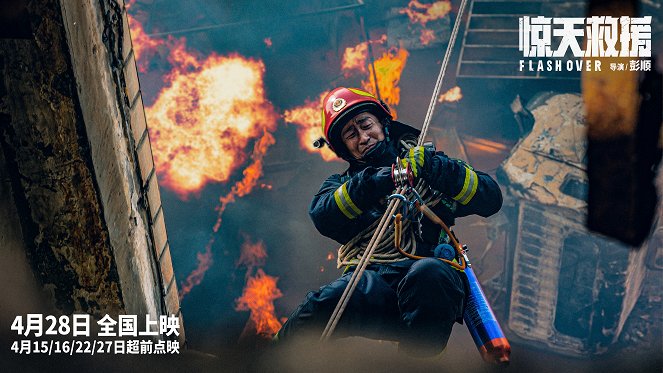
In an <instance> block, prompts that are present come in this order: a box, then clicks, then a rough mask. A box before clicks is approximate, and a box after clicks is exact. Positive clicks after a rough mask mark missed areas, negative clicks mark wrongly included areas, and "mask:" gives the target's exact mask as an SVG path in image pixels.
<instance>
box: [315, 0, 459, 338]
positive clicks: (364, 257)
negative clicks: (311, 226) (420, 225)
mask: <svg viewBox="0 0 663 373" xmlns="http://www.w3.org/2000/svg"><path fill="white" fill-rule="evenodd" d="M466 5H467V0H462V1H461V4H460V7H459V8H458V15H457V16H456V20H455V21H454V27H453V30H452V32H451V36H450V38H449V44H448V45H447V49H446V52H445V54H444V59H443V60H442V66H441V67H440V72H439V74H438V76H437V80H436V82H435V87H434V88H433V95H432V97H431V101H430V103H429V105H428V110H427V111H426V117H425V119H424V123H423V126H422V128H421V134H420V135H419V138H418V140H417V146H421V145H423V143H424V139H425V138H426V133H427V132H428V127H429V126H430V122H431V119H432V117H433V112H434V111H435V105H436V103H437V97H438V96H439V94H440V88H441V87H442V81H443V79H444V75H445V73H446V70H447V65H448V64H449V59H450V56H451V51H452V50H453V46H454V45H455V43H456V37H457V36H458V30H459V28H460V23H461V18H462V15H463V13H464V11H465V6H466ZM403 145H405V146H409V147H411V145H409V144H403ZM396 165H400V160H399V159H397V160H396ZM404 184H405V183H403V184H402V185H400V186H399V187H398V188H396V191H395V193H394V194H392V197H394V196H396V195H397V196H399V197H394V198H391V199H390V200H389V204H388V205H387V209H386V211H385V212H384V214H383V215H382V218H381V219H380V220H379V221H377V222H375V223H373V224H372V225H371V226H369V227H368V228H367V229H365V230H364V231H362V232H360V233H359V234H358V235H357V236H356V237H354V238H353V239H352V240H350V242H348V243H347V244H345V245H343V246H341V248H340V249H339V256H338V258H339V259H338V263H339V265H343V264H344V263H346V262H347V264H355V262H356V258H357V257H359V256H361V257H360V259H359V261H358V263H356V264H357V268H356V269H355V270H354V272H352V276H351V277H350V281H349V282H348V285H347V286H346V288H345V290H344V291H343V294H342V295H341V298H340V299H339V301H338V304H337V305H336V308H335V309H334V312H333V313H332V315H331V317H330V318H329V322H327V326H326V327H325V330H324V331H323V333H322V336H321V337H320V340H321V341H324V342H326V341H328V340H329V338H330V337H331V335H332V333H334V329H336V325H337V324H338V321H339V320H340V318H341V316H342V315H343V312H344V311H345V308H346V307H347V305H348V302H349V301H350V297H351V296H352V293H353V292H354V290H355V288H356V287H357V284H358V283H359V280H360V279H361V276H362V275H363V274H364V270H366V267H367V266H368V264H369V262H374V263H393V262H396V261H401V260H406V259H407V258H414V259H418V258H421V257H417V256H416V255H414V252H415V251H416V243H415V233H414V232H413V229H412V228H413V225H412V222H411V221H410V220H406V221H405V222H402V215H401V217H400V218H399V217H398V216H397V215H395V213H396V211H397V209H398V207H399V205H400V204H401V203H402V202H404V201H403V199H405V200H410V199H412V198H413V197H415V196H418V197H419V199H418V200H417V201H416V202H415V206H417V209H418V210H419V211H420V212H422V213H423V214H424V215H426V217H428V218H429V219H431V220H432V221H433V222H435V223H437V224H439V225H441V226H442V228H443V229H444V230H445V232H446V233H447V234H448V235H449V237H450V238H451V240H452V243H453V246H454V247H455V248H456V251H457V252H458V254H459V255H461V256H460V257H461V262H462V268H465V265H466V257H465V256H464V252H463V251H462V249H461V248H460V245H459V244H458V241H456V240H455V238H454V237H453V235H452V234H451V233H450V231H449V228H448V227H447V226H446V225H445V224H444V222H443V221H442V220H441V219H440V218H439V217H437V216H436V215H435V214H434V213H433V212H432V211H431V210H430V208H429V207H428V206H427V204H430V205H431V206H434V205H435V204H437V203H438V202H439V200H440V199H439V198H438V196H436V195H435V193H433V192H432V190H431V189H430V188H429V187H428V185H427V184H426V182H425V181H423V180H422V179H419V181H418V182H417V184H416V185H415V186H414V187H413V188H412V187H408V186H406V185H404ZM400 197H403V198H402V199H401V198H400ZM399 215H400V214H399ZM392 217H395V221H398V223H396V226H397V227H398V226H400V228H397V229H391V230H390V232H389V234H388V235H387V236H385V233H386V232H387V230H388V229H389V225H390V224H389V223H390V221H391V220H392ZM403 232H405V242H404V247H403V248H401V239H402V238H403ZM369 236H370V240H368V243H367V244H366V242H367V239H368V237H369ZM394 238H396V240H394ZM391 242H395V245H394V246H391V245H390V243H391ZM390 246H391V247H390ZM440 260H444V259H440ZM445 261H446V262H449V261H447V260H445ZM449 263H450V264H451V265H454V266H456V264H455V263H452V262H449Z"/></svg>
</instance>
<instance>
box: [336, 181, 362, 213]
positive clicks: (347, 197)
mask: <svg viewBox="0 0 663 373" xmlns="http://www.w3.org/2000/svg"><path fill="white" fill-rule="evenodd" d="M341 187H342V188H343V197H344V198H345V201H346V202H347V203H348V205H349V206H350V209H351V210H352V211H353V212H354V213H355V214H357V216H359V215H361V210H360V209H359V207H357V205H355V204H354V202H352V198H350V195H349V194H348V187H347V183H343V185H342V186H341Z"/></svg>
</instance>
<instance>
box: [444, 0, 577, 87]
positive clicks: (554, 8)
mask: <svg viewBox="0 0 663 373" xmlns="http://www.w3.org/2000/svg"><path fill="white" fill-rule="evenodd" d="M585 7H586V2H585V1H582V0H575V1H550V0H529V1H528V0H521V1H513V0H512V1H495V0H492V1H488V0H472V3H471V5H470V7H469V12H468V14H467V22H466V24H465V33H464V36H463V42H462V46H461V51H460V57H459V59H458V65H457V69H456V76H457V77H458V79H459V80H463V79H476V78H481V79H486V78H488V79H579V78H580V73H578V72H566V71H562V72H554V71H553V72H546V71H543V72H536V71H534V72H531V71H528V69H527V65H526V66H525V69H523V71H520V69H519V60H521V59H523V57H522V52H521V51H519V50H518V18H519V17H522V16H538V15H544V16H546V17H584V15H585Z"/></svg>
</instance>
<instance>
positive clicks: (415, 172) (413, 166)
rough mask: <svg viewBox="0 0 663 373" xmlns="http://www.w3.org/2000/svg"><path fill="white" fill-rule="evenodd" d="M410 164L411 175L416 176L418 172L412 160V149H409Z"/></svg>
mask: <svg viewBox="0 0 663 373" xmlns="http://www.w3.org/2000/svg"><path fill="white" fill-rule="evenodd" d="M409 158H410V164H411V165H412V173H413V174H414V176H417V174H418V173H419V172H417V162H416V161H415V160H414V148H410V155H409Z"/></svg>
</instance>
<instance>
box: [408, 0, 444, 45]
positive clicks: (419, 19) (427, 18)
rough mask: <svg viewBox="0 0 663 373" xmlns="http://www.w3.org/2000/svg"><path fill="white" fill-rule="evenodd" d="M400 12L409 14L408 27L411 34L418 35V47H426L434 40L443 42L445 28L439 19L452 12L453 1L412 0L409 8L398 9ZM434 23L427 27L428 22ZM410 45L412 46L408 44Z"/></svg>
mask: <svg viewBox="0 0 663 373" xmlns="http://www.w3.org/2000/svg"><path fill="white" fill-rule="evenodd" d="M397 12H398V14H405V15H407V16H408V19H409V21H410V24H409V26H408V29H409V30H410V32H411V34H413V35H418V42H419V43H420V45H419V46H418V47H425V46H428V45H430V44H431V43H434V42H438V43H439V42H442V41H443V40H442V39H443V34H444V30H443V29H444V28H443V27H441V24H439V21H440V20H442V19H443V18H445V17H446V16H447V15H448V14H449V13H450V12H451V2H449V1H447V0H441V1H436V2H434V3H431V4H425V3H421V2H419V1H416V0H412V1H410V2H409V3H408V6H407V8H402V9H398V11H397ZM429 22H430V23H431V24H433V25H432V27H427V24H428V23H429ZM408 47H411V46H410V45H408Z"/></svg>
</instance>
